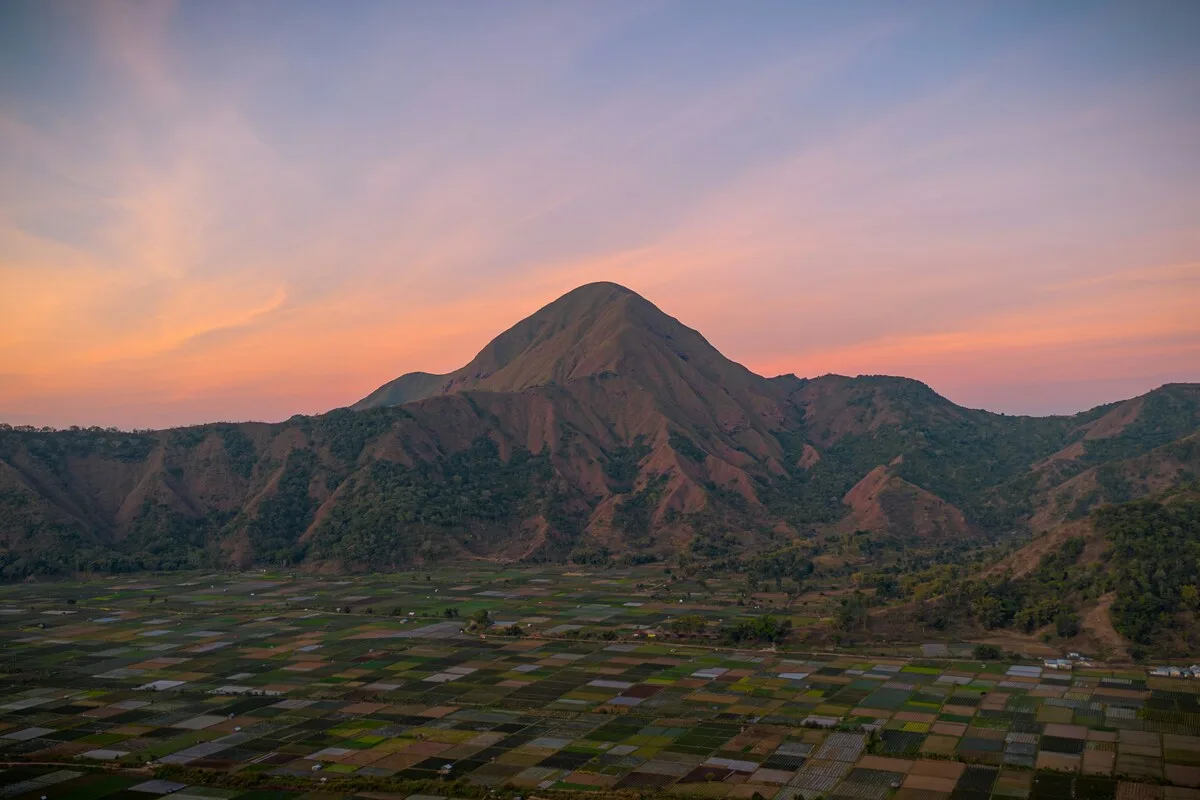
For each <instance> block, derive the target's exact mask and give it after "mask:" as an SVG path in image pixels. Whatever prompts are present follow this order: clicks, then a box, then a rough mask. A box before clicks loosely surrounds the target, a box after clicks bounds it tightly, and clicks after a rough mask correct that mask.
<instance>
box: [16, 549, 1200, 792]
mask: <svg viewBox="0 0 1200 800" xmlns="http://www.w3.org/2000/svg"><path fill="white" fill-rule="evenodd" d="M646 583H648V576H647V575H646V574H642V573H638V572H637V571H636V570H631V571H628V572H619V571H618V572H615V573H614V571H605V572H603V573H594V574H585V573H568V574H566V575H564V574H562V573H561V572H559V573H554V572H552V571H548V570H535V569H528V570H509V571H500V570H493V571H491V572H490V573H489V572H486V571H475V572H468V571H459V572H456V573H429V574H426V573H419V574H409V575H401V576H378V577H370V576H367V577H360V578H338V579H319V578H315V577H307V576H289V575H287V574H282V575H274V574H265V575H253V576H248V575H187V576H180V575H172V576H166V577H153V576H136V577H133V578H130V577H125V578H122V579H104V580H97V581H88V582H75V583H62V584H41V585H20V586H8V587H2V588H0V647H2V650H0V764H3V765H4V769H3V771H0V797H5V798H41V797H47V798H71V797H84V798H130V797H140V798H147V797H154V796H163V795H167V794H170V795H171V796H173V797H184V798H194V797H220V798H265V797H268V796H270V797H299V796H306V795H307V796H311V797H334V796H337V797H345V796H353V795H354V792H353V791H349V792H348V791H339V792H337V793H334V794H329V793H322V792H324V791H325V788H324V787H327V786H328V787H334V786H348V785H351V784H349V783H347V781H348V780H349V779H355V780H357V783H355V784H353V785H354V786H355V787H356V788H355V789H354V791H360V792H361V795H360V796H364V797H365V796H370V797H393V796H394V797H407V796H409V795H411V794H414V793H415V792H411V791H405V790H403V789H402V788H401V787H404V786H409V785H411V786H417V785H421V786H427V787H434V788H433V789H423V790H422V791H421V794H425V795H428V794H434V795H437V794H439V792H438V791H437V789H436V787H438V786H439V785H444V786H446V787H448V788H447V790H446V792H444V793H443V794H452V793H453V792H452V791H451V788H453V789H455V790H458V791H461V792H473V793H474V796H483V795H485V794H486V793H487V792H488V791H490V790H495V791H496V793H497V794H501V795H503V794H506V793H507V794H509V795H512V794H529V793H538V792H541V793H554V792H578V793H585V792H586V793H590V794H592V795H595V796H605V795H606V794H610V795H636V794H644V795H659V794H674V795H679V796H706V797H731V798H752V797H755V796H759V797H763V798H781V799H782V798H805V800H812V799H813V798H816V797H824V798H861V799H862V800H883V799H884V798H888V797H896V798H922V799H923V798H954V799H955V800H984V798H991V797H995V798H1024V797H1028V798H1142V797H1146V798H1163V800H1168V799H1171V800H1200V788H1197V787H1200V702H1198V698H1200V696H1198V694H1197V690H1200V686H1197V685H1195V684H1194V683H1189V682H1186V681H1182V680H1173V679H1166V678H1163V679H1159V678H1150V679H1147V677H1146V676H1145V675H1144V674H1143V673H1142V672H1141V671H1137V670H1134V671H1125V672H1120V671H1116V672H1114V671H1099V670H1096V671H1086V672H1079V673H1077V674H1074V675H1069V674H1060V673H1054V672H1046V673H1044V672H1042V671H1041V670H1040V669H1039V668H1037V667H1031V666H1028V665H1025V666H1013V665H1009V664H1006V663H998V662H987V663H980V662H967V661H953V660H933V659H927V658H926V659H922V658H921V657H920V656H919V655H918V657H916V658H867V657H863V656H854V655H847V656H838V655H820V656H816V655H802V654H794V653H788V652H774V651H766V650H730V649H723V648H717V647H700V646H691V645H686V644H680V643H675V642H669V641H656V640H655V638H656V637H657V636H660V635H661V634H656V633H655V631H661V630H662V626H664V625H666V624H667V623H669V620H670V619H671V618H673V617H674V616H677V615H679V614H683V613H687V614H697V613H699V614H709V615H718V616H719V615H727V616H731V615H735V614H738V613H742V612H740V611H739V610H738V609H735V608H729V607H720V606H710V607H705V606H703V605H702V604H699V603H696V604H687V603H685V604H678V603H676V604H674V605H668V604H665V603H656V602H652V601H650V600H649V598H648V597H646V596H645V590H644V587H645V585H646ZM631 598H632V599H631ZM480 611H487V612H488V615H489V621H490V622H491V623H492V625H491V627H489V628H481V627H479V626H475V627H474V628H472V626H471V623H470V622H469V621H470V620H471V619H472V618H473V617H475V616H476V615H477V614H478V612H480ZM514 626H515V627H514ZM517 629H519V630H520V631H521V633H522V634H523V635H522V636H516V635H497V633H498V632H504V631H506V630H507V631H509V632H510V633H513V632H515V631H516V630H517ZM570 631H575V632H576V633H570ZM202 784H203V785H202ZM239 787H248V788H239ZM395 789H399V791H391V790H395Z"/></svg>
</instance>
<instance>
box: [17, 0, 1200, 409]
mask: <svg viewBox="0 0 1200 800" xmlns="http://www.w3.org/2000/svg"><path fill="white" fill-rule="evenodd" d="M14 8H16V9H17V11H19V12H20V13H22V14H25V15H26V16H27V17H29V18H30V20H32V21H31V22H29V24H28V25H26V26H25V27H24V28H22V29H21V30H23V31H25V33H24V35H25V36H26V52H29V53H32V54H33V55H36V56H37V57H38V58H40V59H42V61H41V63H40V65H39V69H38V70H37V71H26V72H24V73H15V72H13V71H12V70H6V71H3V72H4V76H2V77H0V284H2V288H3V291H0V363H2V364H3V365H4V366H3V368H0V373H3V374H2V375H0V417H8V418H11V419H22V420H24V419H36V420H45V421H49V422H55V423H60V424H62V423H70V422H93V421H96V422H117V423H121V424H126V425H134V424H137V425H141V424H163V423H165V422H182V421H198V420H201V419H205V418H209V417H219V418H229V417H234V418H246V417H266V418H275V417H285V416H288V415H290V414H291V413H295V412H298V411H303V412H313V411H320V410H323V409H325V408H328V407H332V406H337V405H343V404H345V403H348V402H352V401H353V400H354V399H356V398H357V397H358V396H360V395H361V394H363V393H365V392H366V391H369V390H370V389H372V388H374V387H375V386H376V385H378V384H380V383H382V382H384V381H385V380H388V379H390V378H391V377H394V376H395V375H396V374H399V373H401V372H404V371H408V370H412V369H433V370H445V369H451V368H454V367H456V366H459V365H460V364H461V363H464V362H465V361H466V360H467V359H469V358H470V357H471V356H472V355H473V354H474V352H475V351H476V350H477V349H478V348H479V347H481V346H482V345H483V344H484V343H485V342H486V341H487V340H488V339H489V338H490V337H491V336H492V335H494V334H495V333H497V332H498V331H499V330H501V329H503V328H505V327H507V326H508V325H510V324H512V323H513V322H514V321H515V320H516V319H517V318H519V317H520V316H522V315H524V314H527V313H530V312H532V311H533V310H535V309H536V308H537V307H538V306H539V305H541V304H542V303H544V302H547V301H549V300H551V299H553V298H554V297H556V296H557V295H559V294H561V293H562V292H565V291H567V290H569V289H570V288H573V287H574V286H575V285H578V284H580V283H583V282H586V281H591V280H616V281H619V282H622V283H625V284H627V285H629V286H631V288H634V289H636V290H638V291H641V292H643V293H644V294H646V295H647V296H648V297H650V298H651V299H652V300H654V301H656V302H658V303H659V304H660V305H661V306H662V307H663V308H664V309H665V310H666V311H668V312H669V313H672V314H674V315H676V316H678V317H680V318H681V319H682V320H683V321H684V322H686V323H687V324H689V325H692V326H693V327H696V328H698V329H700V330H701V331H702V332H704V333H705V334H706V335H707V336H709V338H710V339H712V340H713V342H714V343H715V344H716V345H717V346H719V347H720V348H722V349H723V350H725V351H726V352H727V353H728V354H729V355H730V356H731V357H734V358H737V359H738V360H740V361H742V362H744V363H746V364H747V365H748V366H751V367H752V368H756V369H759V370H761V371H765V372H800V373H814V372H823V371H841V372H857V371H879V372H901V373H904V372H908V373H911V374H914V375H915V376H916V377H923V378H926V379H927V380H930V382H931V383H933V384H934V385H935V388H942V387H946V388H947V390H948V391H953V392H957V393H958V395H962V396H969V397H972V398H978V399H979V402H980V403H981V404H986V403H987V402H988V399H989V398H992V397H994V398H996V402H997V403H999V404H1000V405H1001V406H1002V407H1007V408H1014V409H1019V408H1021V407H1022V406H1021V399H1020V397H1019V396H1017V395H1016V394H1014V393H1013V392H1012V391H1009V390H1008V389H1006V388H1005V387H1012V386H1018V385H1019V386H1022V387H1025V389H1023V390H1022V391H1028V387H1029V386H1031V385H1032V384H1031V381H1032V382H1033V383H1037V382H1039V381H1040V384H1038V385H1041V386H1051V385H1057V384H1054V381H1055V380H1058V379H1059V378H1061V377H1063V376H1066V377H1069V378H1070V380H1072V381H1074V382H1075V385H1076V389H1072V390H1071V391H1072V392H1074V393H1068V395H1069V396H1067V395H1064V399H1063V400H1062V404H1061V405H1062V406H1064V407H1065V406H1070V405H1071V404H1076V405H1086V404H1089V403H1091V402H1092V401H1093V400H1099V399H1106V398H1101V397H1096V396H1095V394H1094V393H1096V392H1099V391H1101V388H1098V387H1099V386H1100V384H1098V383H1096V381H1095V379H1097V378H1098V377H1101V376H1104V375H1109V374H1119V375H1126V376H1128V377H1129V380H1130V381H1135V379H1139V380H1140V379H1142V378H1144V380H1146V381H1148V380H1150V379H1151V376H1154V377H1157V376H1160V375H1177V376H1178V377H1179V379H1189V378H1190V379H1196V378H1200V375H1196V374H1195V372H1194V368H1195V364H1196V363H1197V360H1196V358H1195V355H1196V346H1197V342H1200V331H1198V330H1197V329H1196V326H1195V324H1194V323H1193V322H1192V321H1191V317H1192V316H1194V314H1190V313H1189V309H1191V308H1194V307H1196V305H1200V287H1198V286H1197V282H1196V272H1195V266H1194V265H1195V263H1196V259H1197V258H1200V232H1197V231H1196V229H1195V226H1194V224H1190V223H1189V220H1191V221H1192V222H1194V219H1195V215H1196V214H1197V213H1200V198H1198V197H1197V195H1196V192H1195V189H1194V187H1195V186H1196V185H1200V159H1197V158H1196V153H1195V148H1194V145H1188V144H1187V141H1188V138H1187V136H1186V135H1185V132H1186V131H1189V130H1194V127H1195V123H1196V122H1197V120H1196V119H1195V113H1194V109H1195V108H1196V105H1195V102H1194V100H1195V99H1196V98H1195V83H1194V81H1189V80H1187V74H1188V72H1189V71H1188V70H1187V69H1186V68H1187V67H1188V66H1190V65H1195V66H1198V67H1200V64H1195V63H1194V62H1196V61H1197V60H1198V59H1197V58H1196V57H1195V55H1194V53H1189V52H1186V51H1185V50H1182V49H1179V48H1178V47H1177V48H1176V49H1174V50H1172V49H1171V48H1169V47H1166V46H1165V45H1164V46H1161V47H1160V48H1159V49H1158V50H1157V51H1155V52H1154V53H1152V54H1149V55H1145V56H1144V57H1141V58H1142V60H1141V61H1138V62H1137V64H1136V65H1134V66H1136V69H1133V68H1131V65H1130V64H1129V63H1126V62H1120V61H1119V59H1118V60H1117V61H1112V63H1109V62H1106V61H1105V60H1104V59H1105V58H1109V57H1110V56H1109V54H1111V52H1112V46H1111V43H1112V41H1117V40H1120V41H1125V40H1124V39H1120V38H1119V37H1118V38H1117V39H1114V36H1116V34H1118V33H1125V32H1128V31H1129V29H1130V28H1131V26H1132V27H1134V28H1136V26H1137V25H1145V24H1148V23H1145V22H1144V21H1143V20H1141V19H1140V18H1139V19H1136V20H1132V21H1131V20H1130V19H1127V18H1126V17H1127V16H1128V15H1123V14H1121V13H1115V12H1114V13H1115V16H1114V13H1110V14H1106V15H1099V16H1097V17H1096V18H1093V19H1092V20H1090V21H1089V23H1088V24H1087V25H1082V26H1080V25H1075V24H1074V23H1071V24H1067V23H1069V22H1071V21H1070V20H1067V19H1066V18H1064V17H1063V16H1062V15H1061V14H1059V12H1057V11H1053V10H1050V9H1047V10H1042V11H1038V12H1033V11H1030V10H1029V9H1023V10H1019V11H1018V10H1012V11H1010V10H1009V9H1008V8H1006V7H1004V6H996V7H992V6H988V5H982V6H972V7H971V8H969V9H967V8H962V9H956V10H954V11H952V12H946V11H945V9H944V8H939V9H935V8H934V7H932V6H930V7H921V6H917V7H912V8H906V9H902V10H898V9H896V8H895V7H892V6H881V7H880V8H881V13H880V14H878V15H873V14H866V13H860V12H855V11H853V10H851V9H836V8H832V7H821V6H804V5H799V4H797V5H788V6H780V7H779V8H777V9H775V10H774V12H772V13H768V12H766V11H763V12H761V13H759V14H758V15H755V14H744V13H737V14H734V13H732V12H731V11H730V10H728V9H722V7H720V6H719V5H713V6H707V5H706V6H700V7H696V6H691V5H686V4H674V3H654V4H634V3H630V4H622V3H618V4H609V5H605V6H603V7H601V6H593V7H588V6H570V5H568V6H554V5H550V6H547V5H539V4H529V5H524V4H515V5H508V6H505V7H502V8H501V7H486V8H485V7H481V8H480V9H478V13H473V14H464V13H461V9H455V8H454V7H450V6H426V7H420V6H405V5H399V4H389V3H379V4H375V3H363V4H360V5H358V6H357V7H356V8H354V9H350V10H344V11H339V12H338V13H333V12H331V11H330V10H329V9H327V8H325V7H323V6H321V5H320V4H309V3H303V2H302V3H285V4H281V5H272V4H270V3H263V4H255V5H251V6H244V7H230V6H225V5H223V4H207V3H202V2H186V0H184V1H181V2H178V3H151V4H143V3H136V2H128V3H125V2H113V3H107V2H105V3H96V4H92V5H89V6H87V7H86V8H84V7H76V6H70V5H64V6H52V7H51V8H53V11H52V12H46V11H44V9H45V8H47V6H45V5H43V4H34V3H31V4H28V5H18V6H14ZM935 11H936V13H935ZM1021 14H1031V15H1032V16H1031V17H1030V18H1029V19H1028V20H1021V19H1018V17H1019V16H1020V15H1021ZM998 23H1003V24H1002V25H1000V24H998ZM1119 28H1120V29H1121V30H1118V29H1119ZM14 29H15V28H14ZM993 31H998V32H995V33H993ZM1136 32H1137V31H1133V33H1136ZM1143 33H1144V32H1143ZM1127 38H1128V37H1127ZM30 47H31V48H32V50H30V49H29V48H30ZM8 50H9V51H10V52H15V51H14V49H13V48H8ZM31 57H32V56H31ZM1112 58H1115V57H1112ZM1126 58H1128V57H1126ZM1110 60H1111V58H1110ZM1135 75H1136V76H1137V78H1136V79H1135V77H1133V76H1135ZM1159 264H1162V265H1170V266H1161V267H1159V266H1153V265H1159ZM983 365H987V366H986V367H985V366H983ZM1139 375H1140V376H1142V378H1138V376H1139ZM1129 385H1130V386H1133V385H1134V384H1133V383H1130V384H1129ZM1103 390H1104V391H1111V390H1112V387H1111V386H1108V385H1105V386H1104V387H1103ZM1048 391H1049V390H1047V392H1048ZM1040 402H1041V401H1039V403H1040ZM1043 405H1046V404H1043ZM1047 407H1049V406H1047ZM1039 408H1041V406H1040V405H1039Z"/></svg>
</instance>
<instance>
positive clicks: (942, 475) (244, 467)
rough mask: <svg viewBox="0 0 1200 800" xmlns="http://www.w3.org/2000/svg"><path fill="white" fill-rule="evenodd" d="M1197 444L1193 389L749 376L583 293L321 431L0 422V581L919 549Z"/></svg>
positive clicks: (698, 339) (992, 532)
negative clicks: (1055, 394)
mask: <svg viewBox="0 0 1200 800" xmlns="http://www.w3.org/2000/svg"><path fill="white" fill-rule="evenodd" d="M1197 430H1200V387H1197V386H1194V385H1183V384H1176V385H1169V386H1165V387H1162V388H1161V389H1158V390H1155V391H1154V392H1151V393H1149V394H1147V395H1144V396H1143V397H1141V398H1137V399H1135V400H1132V401H1126V402H1125V403H1121V404H1114V405H1111V406H1104V407H1101V408H1097V409H1093V410H1091V411H1088V412H1084V413H1082V414H1078V415H1074V416H1064V417H1047V418H1032V417H1012V416H1005V415H999V414H992V413H989V412H986V411H978V410H972V409H966V408H963V407H960V406H957V405H955V404H954V403H951V402H950V401H949V400H947V399H945V398H943V397H941V396H939V395H938V394H936V393H935V392H934V391H932V390H931V389H930V388H929V387H927V386H925V385H924V384H921V383H919V382H917V381H912V380H908V379H904V378H894V377H887V376H859V377H857V378H850V377H843V376H837V375H830V376H824V377H820V378H815V379H804V378H797V377H795V376H792V375H785V376H779V377H776V378H770V379H768V378H763V377H761V376H758V375H756V374H754V373H752V372H751V371H749V370H747V369H746V368H745V367H743V366H741V365H739V364H737V363H735V362H733V361H731V360H729V359H727V358H725V357H724V356H723V355H722V354H721V353H720V352H718V351H717V350H716V349H715V348H714V347H712V345H711V344H709V343H708V342H707V341H706V340H705V339H704V337H703V336H701V335H700V334H699V333H698V332H697V331H695V330H693V329H691V328H689V327H687V326H686V325H684V324H683V323H681V322H679V321H678V320H676V319H674V318H673V317H670V316H668V315H667V314H665V313H663V312H662V311H660V310H659V309H658V308H657V307H656V306H654V305H653V304H652V303H650V302H649V301H648V300H646V299H645V298H643V297H641V296H639V295H637V294H635V293H634V292H631V291H629V290H628V289H625V288H623V287H620V286H617V285H615V284H611V283H598V284H590V285H587V286H583V287H580V288H579V289H576V290H575V291H573V292H570V293H568V294H567V295H565V296H563V297H562V298H560V299H559V300H556V301H555V302H553V303H551V304H550V305H548V306H546V307H545V308H543V309H541V310H540V311H538V312H536V313H535V314H533V315H532V316H530V317H529V318H527V319H525V320H523V321H521V322H519V323H518V324H517V325H515V326H513V327H512V328H510V329H509V330H508V331H505V332H504V333H502V334H501V335H499V336H498V337H496V339H494V340H493V341H492V342H491V343H489V344H488V345H487V346H486V347H485V348H484V349H483V350H481V351H480V353H479V355H478V356H476V357H475V358H474V359H473V360H472V361H471V363H469V364H468V365H466V366H465V367H463V368H462V369H460V370H456V371H455V372H452V373H449V374H447V375H431V374H429V373H414V374H410V375H406V376H403V377H401V378H398V379H396V380H394V381H391V382H390V383H387V384H384V385H383V386H381V387H380V389H378V390H377V391H375V392H373V393H372V394H371V395H369V396H368V397H366V398H364V399H362V400H361V401H359V402H358V403H356V404H354V405H353V406H351V407H350V408H347V409H338V410H335V411H331V412H329V413H327V414H323V415H319V416H314V417H294V418H292V419H290V420H287V421H286V422H281V423H273V424H266V423H238V424H230V423H217V424H210V425H200V426H193V427H188V428H179V429H172V430H166V431H150V432H135V433H131V432H121V431H114V430H103V429H95V428H92V429H72V430H65V431H50V430H39V429H32V428H27V427H25V428H22V427H18V428H13V427H9V426H4V427H3V428H0V569H3V571H4V574H5V575H7V576H19V575H23V574H30V573H36V572H53V571H63V570H70V569H77V568H98V569H130V568H139V567H155V568H170V567H177V566H189V565H191V566H196V565H201V564H204V565H220V564H236V565H248V564H253V563H273V564H278V563H302V562H303V563H317V562H319V563H324V564H332V565H337V566H341V567H346V568H355V567H371V568H389V567H402V566H405V565H411V564H417V563H422V562H427V561H430V560H433V559H446V558H474V557H482V558H497V559H519V558H520V559H566V558H575V559H577V560H590V559H606V558H610V557H616V558H619V557H631V558H642V557H653V556H660V557H670V556H674V555H676V554H678V553H680V552H691V553H693V554H695V555H696V556H697V557H700V558H712V557H719V556H723V555H729V554H734V553H739V552H743V551H753V550H757V549H764V548H768V547H776V546H780V545H782V544H787V543H789V542H791V541H794V540H796V539H797V538H802V537H807V536H811V535H813V534H814V533H820V532H822V531H826V530H829V531H837V530H845V529H847V528H854V529H870V530H877V531H886V533H887V534H888V536H890V537H892V538H893V539H895V540H898V541H903V542H906V543H908V544H909V545H912V546H924V545H925V544H929V545H930V546H937V545H938V544H939V543H941V542H944V541H946V540H950V541H957V540H971V541H976V540H986V539H989V538H996V537H1004V536H1009V535H1013V534H1018V533H1023V532H1027V531H1030V530H1033V529H1035V528H1037V527H1038V526H1039V525H1042V524H1043V523H1042V522H1041V520H1042V519H1043V518H1046V517H1047V515H1051V516H1054V519H1055V521H1057V520H1058V519H1059V518H1060V517H1061V518H1070V517H1071V516H1072V515H1081V514H1083V513H1086V511H1087V510H1088V509H1090V508H1091V507H1092V506H1094V505H1097V504H1102V503H1104V502H1111V501H1113V500H1114V499H1116V496H1115V495H1113V496H1110V494H1111V493H1106V491H1107V490H1104V491H1099V492H1093V491H1091V488H1090V487H1091V486H1092V483H1090V481H1092V480H1093V478H1090V477H1088V476H1089V475H1093V476H1096V477H1095V481H1097V484H1096V485H1098V486H1101V487H1102V488H1103V487H1105V486H1108V485H1109V484H1108V483H1105V481H1107V480H1108V477H1109V476H1110V475H1109V473H1110V472H1111V469H1116V470H1118V471H1119V472H1120V474H1121V475H1125V474H1126V472H1125V471H1126V470H1127V467H1124V466H1121V467H1115V466H1114V467H1112V468H1111V469H1110V468H1109V465H1114V464H1133V463H1135V462H1136V463H1137V467H1136V472H1137V476H1136V480H1135V479H1134V478H1132V477H1130V478H1129V479H1128V480H1127V482H1126V483H1124V484H1120V487H1121V492H1120V493H1119V494H1120V496H1121V499H1128V496H1138V493H1139V492H1142V491H1149V490H1156V491H1157V490H1159V489H1160V488H1161V485H1162V484H1163V483H1164V482H1170V481H1180V480H1187V479H1188V475H1189V472H1188V471H1189V470H1190V469H1191V466H1189V465H1192V464H1194V461H1195V458H1194V448H1195V446H1196V436H1195V434H1196V432H1197ZM1172 448H1174V449H1172ZM1189 448H1190V449H1189ZM1137 459H1142V461H1137ZM1128 469H1134V468H1133V467H1129V468H1128ZM879 470H883V472H882V473H880V472H879ZM1106 470H1108V471H1106ZM1143 473H1144V474H1143ZM872 475H874V476H875V477H874V478H871V477H870V476H872ZM880 478H882V480H881V479H880ZM864 480H867V483H866V484H863V483H862V482H863V481H864ZM1072 481H1074V483H1071V482H1072ZM876 484H878V485H876ZM856 486H859V487H860V490H859V491H856V492H852V490H854V489H855V487H856ZM868 489H870V490H869V491H868ZM1061 497H1066V498H1067V499H1066V500H1061V499H1059V498H1061Z"/></svg>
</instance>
